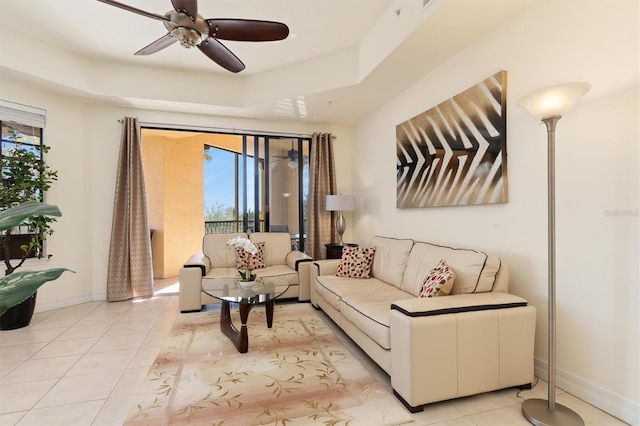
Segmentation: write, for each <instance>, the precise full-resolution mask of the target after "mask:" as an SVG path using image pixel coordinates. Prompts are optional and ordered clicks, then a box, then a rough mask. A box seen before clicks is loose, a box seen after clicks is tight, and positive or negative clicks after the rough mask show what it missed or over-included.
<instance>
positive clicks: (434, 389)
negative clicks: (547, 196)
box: [310, 236, 536, 412]
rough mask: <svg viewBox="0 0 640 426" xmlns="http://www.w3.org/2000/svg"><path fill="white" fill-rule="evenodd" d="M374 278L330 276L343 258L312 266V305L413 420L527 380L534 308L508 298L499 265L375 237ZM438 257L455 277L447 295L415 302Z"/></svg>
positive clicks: (468, 253)
mask: <svg viewBox="0 0 640 426" xmlns="http://www.w3.org/2000/svg"><path fill="white" fill-rule="evenodd" d="M370 246H372V247H373V246H375V247H376V252H375V255H374V258H373V264H372V266H371V278H369V279H359V278H345V277H338V276H336V275H335V272H336V269H337V267H338V265H339V263H340V260H318V261H314V262H313V263H314V267H312V268H311V271H310V272H311V303H312V304H313V305H314V306H316V307H318V308H321V309H322V310H323V311H324V312H325V313H327V315H328V316H329V317H331V318H332V319H333V321H334V322H335V323H336V324H337V325H338V326H340V327H341V328H342V329H343V330H344V332H345V333H346V334H347V335H349V336H350V337H351V339H353V341H354V342H355V343H357V344H358V345H359V346H360V347H361V348H362V349H363V350H364V351H365V352H366V353H367V354H368V355H369V357H370V358H371V359H373V360H374V361H375V362H376V363H377V364H378V365H379V366H380V367H382V369H384V370H385V371H386V372H387V373H388V374H389V375H390V376H391V385H392V387H393V391H394V394H395V395H396V397H398V399H400V400H401V401H402V402H403V403H404V405H405V406H406V407H407V408H408V409H409V410H410V411H412V412H415V411H421V410H422V408H423V407H422V406H423V405H424V404H428V403H431V402H436V401H442V400H447V399H452V398H458V397H463V396H467V395H473V394H477V393H481V392H487V391H492V390H497V389H503V388H508V387H512V386H521V387H529V386H530V385H531V383H532V381H533V349H534V348H533V346H534V333H535V323H536V311H535V308H534V307H532V306H529V305H528V303H527V301H526V300H524V299H522V298H520V297H517V296H515V295H512V294H508V293H507V291H508V289H509V278H508V269H507V266H506V265H505V264H503V263H502V262H501V261H500V259H499V258H497V257H495V256H492V255H488V254H485V253H482V252H479V251H475V250H468V249H454V248H449V247H442V246H438V245H434V244H429V243H424V242H415V241H413V240H410V239H394V238H388V237H382V236H377V237H374V238H373V240H372V241H371V244H370ZM442 259H444V260H445V261H446V262H447V264H448V265H449V266H450V267H451V269H452V270H453V271H454V272H455V274H456V278H455V281H454V284H453V288H452V290H451V294H450V295H448V296H440V297H432V298H419V297H418V295H419V292H420V288H421V286H422V282H423V280H424V277H425V276H426V275H427V274H428V273H429V272H430V271H431V269H432V268H433V267H434V266H436V265H437V264H438V263H439V262H440V260H442Z"/></svg>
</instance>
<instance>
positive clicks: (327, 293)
mask: <svg viewBox="0 0 640 426" xmlns="http://www.w3.org/2000/svg"><path fill="white" fill-rule="evenodd" d="M376 282H380V281H379V280H377V279H375V278H369V279H368V280H358V279H355V278H347V277H337V276H335V275H320V276H318V277H317V278H316V294H317V296H318V297H322V298H323V299H324V300H325V301H326V302H327V303H328V304H329V305H331V306H332V307H333V308H335V309H338V310H339V309H340V306H339V303H338V302H339V300H340V298H341V297H343V296H344V295H347V294H350V293H354V292H355V293H357V292H363V291H364V292H367V291H369V290H370V289H371V288H372V286H373V285H375V283H376ZM382 284H384V283H382Z"/></svg>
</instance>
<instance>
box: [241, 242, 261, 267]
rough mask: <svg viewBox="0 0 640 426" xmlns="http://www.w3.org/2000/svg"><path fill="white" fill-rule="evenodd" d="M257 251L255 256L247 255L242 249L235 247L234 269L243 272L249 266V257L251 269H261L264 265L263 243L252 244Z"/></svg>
mask: <svg viewBox="0 0 640 426" xmlns="http://www.w3.org/2000/svg"><path fill="white" fill-rule="evenodd" d="M253 244H254V245H255V246H256V248H257V249H258V251H257V252H256V254H253V255H252V254H249V253H247V252H246V251H245V250H244V249H243V248H242V247H236V269H238V270H241V271H244V270H246V269H248V268H247V267H248V266H249V256H251V269H252V270H253V269H262V268H264V267H265V265H264V241H259V242H257V243H253Z"/></svg>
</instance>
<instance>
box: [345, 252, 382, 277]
mask: <svg viewBox="0 0 640 426" xmlns="http://www.w3.org/2000/svg"><path fill="white" fill-rule="evenodd" d="M374 254H376V248H375V247H344V248H343V249H342V259H341V260H340V265H338V270H337V271H336V276H337V277H349V278H369V277H370V276H371V264H372V263H373V255H374Z"/></svg>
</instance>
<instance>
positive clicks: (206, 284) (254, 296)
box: [202, 277, 289, 353]
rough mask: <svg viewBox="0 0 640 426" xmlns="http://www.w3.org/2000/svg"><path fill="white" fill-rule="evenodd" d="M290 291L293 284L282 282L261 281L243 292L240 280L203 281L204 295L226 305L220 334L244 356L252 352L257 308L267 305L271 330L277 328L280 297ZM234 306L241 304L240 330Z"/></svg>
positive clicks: (223, 307)
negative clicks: (250, 326)
mask: <svg viewBox="0 0 640 426" xmlns="http://www.w3.org/2000/svg"><path fill="white" fill-rule="evenodd" d="M288 289H289V284H287V282H286V281H284V280H283V279H280V278H272V277H265V278H258V279H257V280H256V284H255V285H254V286H252V287H250V288H242V287H241V286H240V284H239V283H238V281H237V279H236V278H208V279H203V280H202V291H204V292H205V293H207V294H208V295H209V296H211V297H214V298H216V299H218V300H220V301H221V302H222V308H221V309H220V330H221V331H222V333H224V335H225V336H227V337H228V338H229V340H231V341H232V342H233V344H234V345H235V347H236V348H237V349H238V351H239V352H240V353H246V352H247V351H248V350H249V335H248V333H247V318H248V317H249V311H251V309H252V308H253V307H254V306H256V305H262V304H264V305H265V308H266V313H267V327H268V328H271V326H272V325H273V308H274V305H275V301H276V299H277V298H278V297H280V296H282V295H283V294H284V293H285V292H286V291H287V290H288ZM231 303H237V304H238V305H239V310H240V321H241V322H242V325H241V327H240V330H238V329H237V328H236V327H235V326H234V325H233V323H232V322H231V306H230V305H231Z"/></svg>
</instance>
